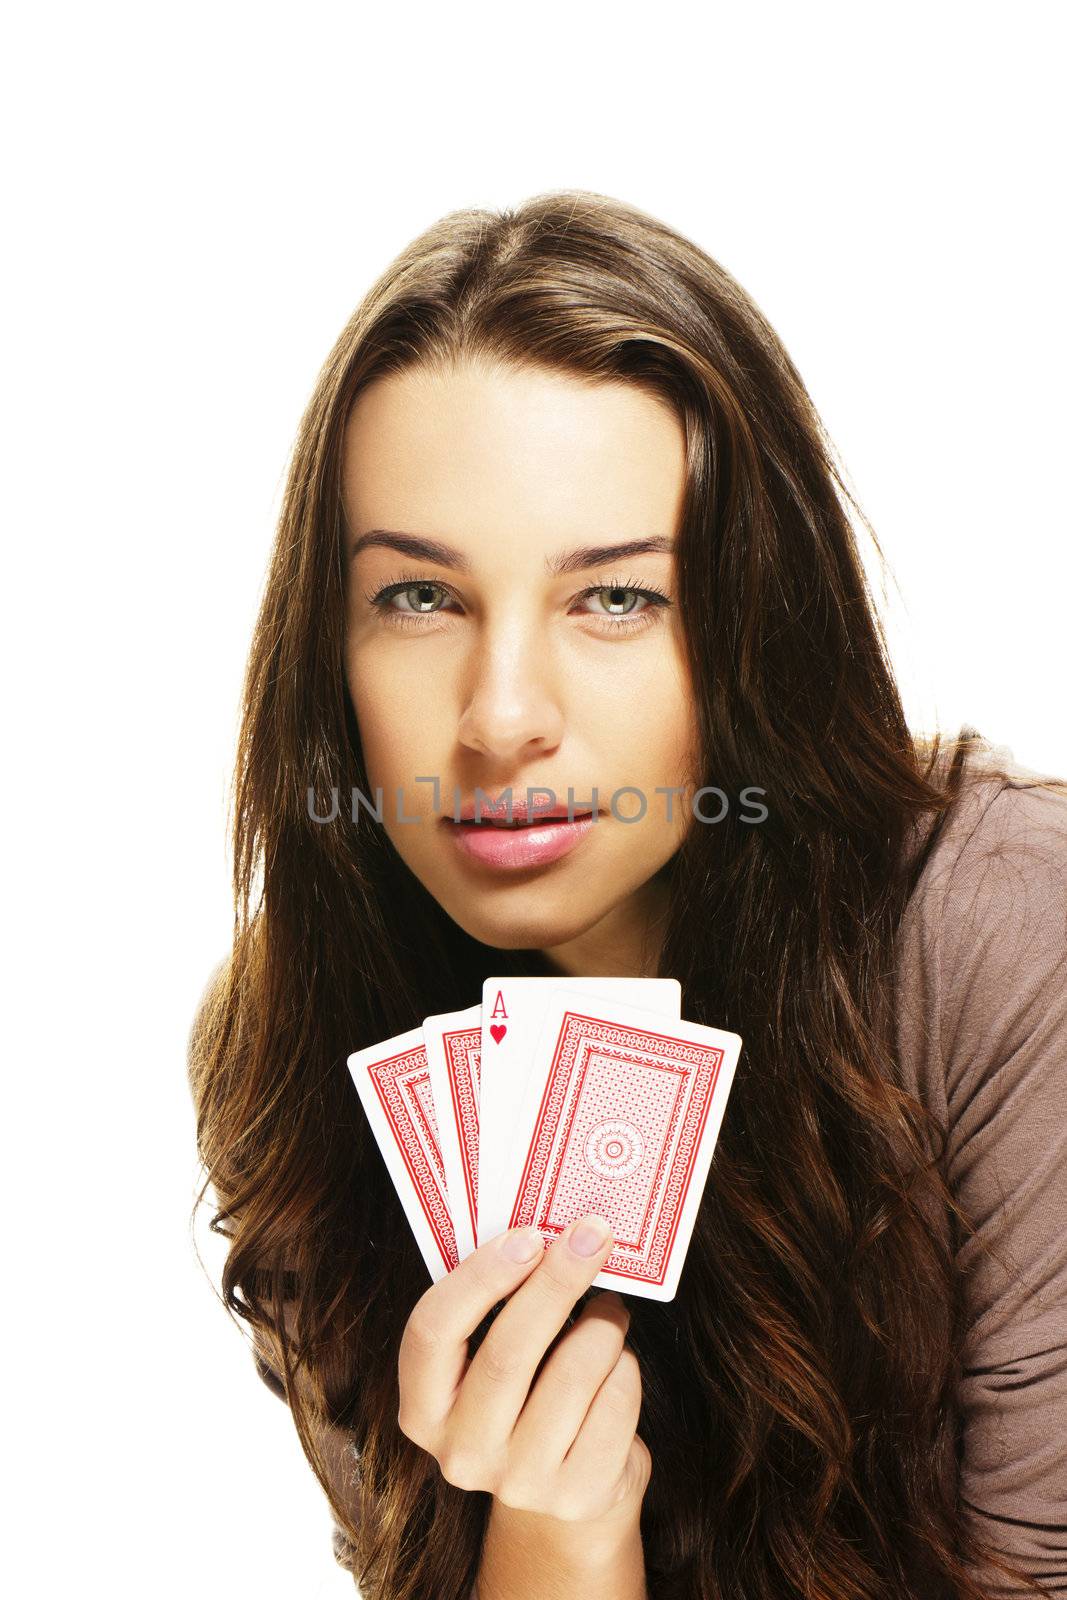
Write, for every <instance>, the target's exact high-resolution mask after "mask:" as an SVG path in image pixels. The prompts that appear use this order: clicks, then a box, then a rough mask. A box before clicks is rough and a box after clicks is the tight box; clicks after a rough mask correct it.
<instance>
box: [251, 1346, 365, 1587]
mask: <svg viewBox="0 0 1067 1600" xmlns="http://www.w3.org/2000/svg"><path fill="white" fill-rule="evenodd" d="M252 1351H253V1361H254V1363H255V1368H256V1372H257V1373H258V1374H259V1376H260V1378H261V1379H262V1380H263V1382H264V1383H265V1384H266V1386H267V1388H268V1389H270V1391H271V1392H272V1394H276V1395H277V1396H278V1398H279V1399H280V1400H282V1401H283V1402H285V1404H288V1395H287V1394H286V1392H285V1382H284V1379H283V1378H282V1376H281V1373H280V1372H279V1371H278V1370H277V1368H276V1367H275V1366H274V1365H272V1362H271V1360H270V1359H268V1353H267V1351H266V1350H265V1348H264V1346H263V1343H262V1340H261V1337H260V1336H259V1335H258V1333H257V1335H256V1337H254V1339H253V1345H252ZM316 1431H317V1434H318V1445H319V1449H320V1450H321V1451H322V1453H323V1456H324V1458H325V1461H326V1464H327V1472H328V1476H329V1479H330V1483H331V1485H332V1486H333V1487H334V1489H335V1490H337V1491H338V1492H339V1493H340V1495H341V1498H342V1499H343V1500H344V1503H345V1504H346V1505H347V1506H348V1507H349V1515H350V1516H352V1517H353V1518H354V1520H356V1522H357V1523H358V1517H357V1516H356V1513H355V1510H354V1507H355V1505H356V1495H355V1494H354V1492H353V1489H354V1484H355V1478H356V1474H358V1472H359V1457H358V1454H357V1452H356V1450H355V1447H354V1445H353V1442H352V1439H351V1438H350V1436H349V1435H348V1434H347V1433H346V1432H345V1430H344V1429H343V1428H338V1427H336V1426H334V1425H333V1424H332V1423H329V1422H327V1421H325V1420H324V1419H321V1418H320V1419H319V1421H318V1423H317V1426H316ZM333 1554H334V1559H335V1560H336V1562H337V1564H338V1566H339V1567H342V1568H343V1569H344V1570H345V1571H346V1572H350V1573H352V1576H353V1580H354V1579H355V1573H356V1568H355V1557H356V1552H355V1550H354V1548H353V1546H352V1542H351V1540H350V1539H349V1538H348V1536H347V1535H346V1534H345V1532H344V1531H343V1529H341V1528H340V1527H339V1526H338V1525H337V1523H336V1522H334V1524H333Z"/></svg>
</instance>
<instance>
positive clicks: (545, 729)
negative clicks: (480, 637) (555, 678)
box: [457, 634, 563, 764]
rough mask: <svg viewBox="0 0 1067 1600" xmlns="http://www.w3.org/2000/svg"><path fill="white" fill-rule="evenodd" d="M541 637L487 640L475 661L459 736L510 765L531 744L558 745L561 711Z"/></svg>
mask: <svg viewBox="0 0 1067 1600" xmlns="http://www.w3.org/2000/svg"><path fill="white" fill-rule="evenodd" d="M545 656H546V651H545V648H544V644H543V640H541V641H538V640H537V639H535V638H532V637H526V636H524V638H523V639H522V640H519V639H517V638H516V636H515V635H514V634H512V636H511V639H510V641H508V642H505V641H501V640H498V641H497V642H496V644H495V646H491V645H489V643H488V642H486V643H485V644H483V646H482V647H481V648H480V649H479V651H478V654H477V658H476V659H475V660H473V661H472V662H471V672H472V679H471V682H470V685H469V690H468V694H467V699H466V704H465V705H464V709H463V714H462V716H461V717H460V720H459V727H458V729H457V735H458V738H459V740H460V743H461V744H464V745H466V746H467V747H468V748H469V749H471V750H477V751H478V752H479V753H480V754H482V755H486V756H492V757H493V758H494V759H496V760H498V761H500V762H501V764H506V763H509V762H513V761H514V760H515V758H516V757H518V756H521V754H522V753H523V751H524V750H525V749H526V748H527V746H534V747H536V748H537V749H549V750H551V749H554V748H555V747H556V745H558V744H559V742H560V740H561V739H562V737H563V711H562V707H561V705H560V699H559V695H558V693H557V692H556V690H555V686H554V684H553V682H552V674H551V672H550V671H549V666H548V663H547V661H546V659H545Z"/></svg>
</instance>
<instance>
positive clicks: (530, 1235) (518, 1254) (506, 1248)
mask: <svg viewBox="0 0 1067 1600" xmlns="http://www.w3.org/2000/svg"><path fill="white" fill-rule="evenodd" d="M544 1248H545V1246H544V1242H543V1240H542V1238H541V1235H540V1234H539V1233H538V1232H537V1230H536V1228H517V1229H516V1230H515V1231H514V1232H513V1233H506V1234H505V1235H504V1242H503V1244H502V1245H501V1246H500V1253H501V1255H503V1256H507V1258H508V1260H509V1261H532V1260H533V1258H534V1256H535V1255H537V1254H538V1252H539V1251H542V1250H544Z"/></svg>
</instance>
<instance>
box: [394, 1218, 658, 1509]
mask: <svg viewBox="0 0 1067 1600" xmlns="http://www.w3.org/2000/svg"><path fill="white" fill-rule="evenodd" d="M612 1242H613V1241H612V1238H611V1234H610V1232H609V1231H608V1227H607V1224H606V1223H604V1222H603V1220H602V1219H601V1218H599V1217H585V1218H579V1220H578V1221H577V1222H574V1223H572V1224H571V1225H570V1227H569V1228H567V1229H565V1230H564V1232H563V1234H562V1235H561V1236H560V1238H559V1239H557V1240H556V1241H555V1243H553V1244H552V1245H550V1246H549V1248H548V1250H547V1251H546V1250H545V1248H544V1245H543V1243H542V1241H541V1238H540V1236H539V1235H538V1234H537V1233H536V1231H535V1230H533V1229H514V1230H512V1231H511V1232H509V1233H505V1234H501V1235H500V1237H499V1238H497V1239H490V1240H489V1241H487V1243H486V1244H484V1245H482V1246H481V1247H480V1248H479V1249H477V1250H475V1251H474V1252H473V1254H472V1255H469V1256H467V1257H466V1259H465V1260H463V1261H461V1262H460V1264H459V1266H458V1267H456V1268H454V1269H453V1271H452V1272H450V1273H449V1274H448V1275H447V1277H445V1278H442V1279H441V1280H440V1281H439V1282H437V1283H435V1284H432V1285H431V1287H430V1288H429V1289H427V1291H426V1293H425V1294H424V1295H422V1297H421V1298H420V1299H419V1300H418V1301H417V1302H416V1305H415V1307H414V1310H413V1311H412V1313H411V1316H410V1317H409V1318H408V1322H407V1326H406V1327H405V1329H404V1335H403V1338H402V1340H401V1344H400V1358H399V1380H400V1416H399V1425H400V1430H401V1432H402V1433H404V1434H406V1435H407V1437H408V1438H409V1439H412V1440H413V1441H414V1442H415V1443H416V1444H418V1445H421V1447H422V1448H423V1449H424V1450H428V1451H429V1452H430V1454H431V1455H432V1456H434V1457H435V1458H436V1460H437V1462H438V1465H439V1466H440V1468H441V1472H442V1474H443V1476H444V1477H445V1479H446V1480H447V1481H448V1482H449V1483H453V1484H455V1485H457V1487H459V1488H461V1489H480V1490H484V1491H487V1492H488V1493H489V1494H492V1495H493V1496H494V1497H495V1499H496V1500H497V1501H499V1502H500V1503H501V1504H502V1505H504V1506H509V1507H513V1508H515V1509H516V1510H521V1511H533V1512H539V1513H541V1514H543V1515H546V1516H550V1517H555V1518H558V1519H559V1520H560V1521H564V1522H582V1523H588V1522H595V1523H597V1524H598V1526H602V1527H604V1528H607V1527H609V1526H614V1525H615V1524H616V1523H617V1524H618V1525H619V1526H620V1527H627V1528H628V1527H630V1526H631V1525H632V1524H633V1523H634V1522H635V1521H636V1520H637V1519H638V1518H639V1515H640V1507H641V1502H642V1500H643V1498H644V1493H645V1489H646V1488H647V1485H648V1480H649V1476H650V1473H651V1465H652V1460H651V1456H650V1455H649V1452H648V1449H647V1447H646V1446H645V1444H644V1442H643V1440H641V1439H639V1438H638V1437H637V1434H636V1432H635V1430H636V1427H637V1422H638V1417H639V1415H640V1411H641V1373H640V1368H639V1366H638V1362H637V1357H636V1356H635V1355H634V1353H633V1351H632V1350H630V1349H629V1348H628V1347H626V1345H625V1344H624V1340H625V1337H626V1330H627V1328H628V1326H629V1322H630V1314H629V1312H628V1311H627V1309H626V1307H625V1305H624V1304H623V1301H622V1300H621V1298H620V1297H619V1296H618V1295H617V1294H615V1293H614V1292H613V1291H607V1292H605V1293H602V1294H600V1295H598V1296H596V1297H595V1298H593V1299H591V1300H590V1301H589V1302H588V1304H587V1305H586V1306H584V1307H583V1309H582V1312H581V1314H580V1315H579V1316H578V1318H577V1319H576V1320H575V1322H574V1324H573V1326H572V1327H571V1328H569V1329H568V1330H567V1333H566V1334H565V1335H564V1337H563V1338H562V1339H560V1341H559V1343H558V1344H557V1345H556V1348H555V1349H554V1350H553V1351H552V1354H551V1355H550V1356H549V1358H548V1360H547V1361H546V1362H545V1365H544V1368H543V1369H542V1371H541V1372H540V1373H539V1374H538V1377H537V1382H536V1383H535V1384H534V1385H533V1387H532V1389H531V1387H530V1386H531V1382H532V1380H533V1377H534V1373H535V1372H536V1371H537V1367H538V1365H539V1363H540V1362H541V1360H542V1358H543V1357H544V1354H545V1351H546V1350H547V1348H548V1346H549V1345H550V1344H551V1343H552V1340H553V1339H554V1338H555V1337H556V1335H557V1334H558V1333H559V1331H560V1329H561V1328H562V1327H563V1325H564V1323H565V1322H566V1320H567V1317H568V1315H569V1313H570V1311H571V1310H572V1308H573V1306H574V1303H575V1301H576V1300H577V1299H578V1298H579V1296H580V1295H581V1294H583V1293H584V1291H585V1290H586V1289H588V1287H589V1285H590V1284H591V1282H592V1280H593V1279H594V1278H595V1277H596V1275H597V1273H598V1272H599V1271H600V1268H601V1266H602V1265H603V1263H604V1261H605V1259H606V1258H607V1256H608V1254H609V1253H610V1250H611V1245H612ZM524 1247H525V1249H526V1250H527V1251H529V1252H530V1253H529V1254H525V1256H524V1253H523V1248H524ZM508 1297H510V1298H508ZM504 1299H507V1304H506V1305H505V1306H504V1307H503V1308H502V1309H501V1311H500V1312H499V1314H498V1315H497V1317H496V1319H495V1321H494V1322H493V1323H492V1325H491V1327H490V1328H489V1331H488V1332H487V1334H486V1336H485V1338H484V1340H483V1341H482V1343H481V1345H480V1346H479V1348H478V1351H477V1353H476V1354H475V1355H474V1357H473V1359H471V1360H468V1349H467V1340H468V1339H469V1338H470V1336H471V1334H472V1333H473V1332H474V1330H475V1328H477V1326H478V1324H479V1323H480V1322H481V1321H482V1319H483V1317H485V1316H486V1315H487V1313H488V1312H489V1311H490V1310H491V1309H492V1307H493V1306H494V1305H496V1303H497V1302H498V1301H500V1300H504Z"/></svg>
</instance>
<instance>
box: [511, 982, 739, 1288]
mask: <svg viewBox="0 0 1067 1600" xmlns="http://www.w3.org/2000/svg"><path fill="white" fill-rule="evenodd" d="M740 1049H741V1039H740V1037H739V1035H738V1034H736V1033H727V1032H724V1031H723V1030H722V1029H719V1028H709V1027H705V1026H703V1025H702V1024H700V1023H696V1022H685V1021H674V1020H667V1019H664V1020H663V1021H662V1022H661V1021H660V1020H659V1019H658V1018H657V1017H656V1016H655V1015H654V1014H652V1013H650V1012H649V1011H648V1010H647V1009H645V1008H640V1007H637V1006H631V1005H624V1004H621V1003H617V1002H612V1001H610V1000H605V999H603V998H602V997H601V996H600V995H599V994H597V993H595V992H591V993H587V994H583V993H580V992H578V991H577V990H576V989H575V988H574V987H571V988H569V989H557V990H555V991H554V992H553V993H552V994H551V995H550V997H549V999H548V1002H547V1004H546V1007H545V1013H544V1021H543V1024H542V1028H541V1032H540V1035H539V1038H538V1042H537V1045H536V1047H535V1051H534V1067H533V1070H532V1072H531V1074H530V1077H529V1079H528V1082H527V1087H526V1091H525V1095H524V1099H523V1105H522V1107H521V1108H520V1111H519V1114H518V1117H517V1119H516V1125H515V1126H516V1133H515V1140H514V1143H513V1145H512V1148H511V1151H510V1152H509V1156H508V1159H507V1160H506V1161H505V1163H504V1166H503V1169H502V1172H501V1182H502V1183H503V1184H504V1185H505V1188H510V1189H511V1193H512V1203H511V1207H510V1210H509V1212H508V1215H507V1217H506V1218H505V1221H504V1226H505V1227H512V1228H515V1227H523V1226H528V1225H531V1224H532V1225H533V1226H535V1227H537V1228H538V1229H539V1231H540V1232H541V1235H542V1237H543V1238H545V1239H546V1240H547V1241H549V1242H551V1240H552V1239H553V1238H556V1237H558V1236H559V1234H560V1233H562V1231H563V1229H564V1228H565V1227H567V1225H568V1224H569V1223H571V1222H573V1221H574V1219H575V1218H576V1217H580V1216H583V1215H584V1214H585V1213H586V1212H590V1211H594V1212H597V1213H598V1214H599V1215H600V1216H602V1217H603V1218H604V1219H605V1221H606V1222H608V1223H609V1224H610V1226H611V1229H612V1233H613V1235H614V1240H615V1242H614V1245H613V1247H612V1250H611V1253H610V1254H609V1256H608V1257H607V1260H606V1261H605V1263H604V1266H603V1267H602V1269H601V1271H600V1272H599V1273H598V1274H597V1276H596V1277H595V1278H594V1279H593V1283H594V1285H597V1286H599V1287H601V1288H605V1289H608V1288H610V1289H618V1290H621V1291H622V1292H624V1293H626V1294H632V1295H639V1296H644V1297H647V1298H649V1299H653V1300H672V1299H673V1298H674V1295H675V1292H676V1290H677V1286H678V1279H679V1277H680V1275H681V1270H682V1264H683V1262H684V1259H685V1254H686V1250H687V1249H688V1246H689V1240H690V1237H691V1235H692V1231H693V1224H694V1222H695V1220H696V1213H697V1208H698V1206H699V1204H700V1197H701V1194H702V1192H703V1189H704V1184H705V1181H706V1179H707V1175H708V1169H709V1167H710V1164H711V1158H712V1152H713V1150H714V1148H715V1141H716V1139H717V1138H718V1134H719V1128H720V1126H721V1123H722V1119H723V1114H724V1112H725V1109H726V1101H727V1097H728V1095H729V1092H730V1087H731V1084H732V1082H733V1075H734V1069H735V1067H736V1064H737V1058H738V1055H739V1053H740Z"/></svg>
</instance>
